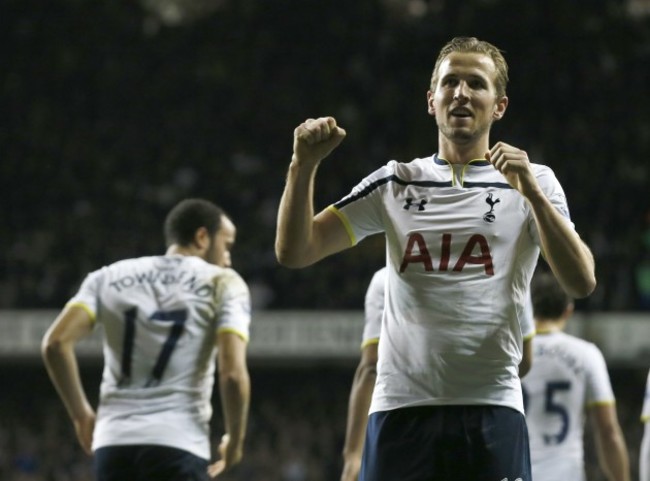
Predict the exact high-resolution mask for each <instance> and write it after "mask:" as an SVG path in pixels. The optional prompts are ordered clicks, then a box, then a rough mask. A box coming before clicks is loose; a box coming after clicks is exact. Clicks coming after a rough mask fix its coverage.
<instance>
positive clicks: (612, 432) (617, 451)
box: [589, 404, 630, 481]
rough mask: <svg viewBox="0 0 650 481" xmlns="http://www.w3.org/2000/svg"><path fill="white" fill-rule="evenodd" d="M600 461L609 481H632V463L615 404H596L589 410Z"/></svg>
mask: <svg viewBox="0 0 650 481" xmlns="http://www.w3.org/2000/svg"><path fill="white" fill-rule="evenodd" d="M589 417H590V418H591V424H592V427H593V430H594V435H595V441H596V447H597V450H598V460H599V463H600V467H601V468H602V470H603V472H604V473H605V476H606V477H607V479H608V481H630V463H629V457H628V451H627V446H626V444H625V438H624V437H623V431H622V430H621V426H620V424H619V422H618V416H617V414H616V405H615V404H596V405H594V406H592V407H591V408H590V409H589Z"/></svg>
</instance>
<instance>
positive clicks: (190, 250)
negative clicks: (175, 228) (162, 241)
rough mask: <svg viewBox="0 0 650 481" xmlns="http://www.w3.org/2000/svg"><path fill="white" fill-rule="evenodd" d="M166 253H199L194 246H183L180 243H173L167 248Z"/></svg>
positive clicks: (195, 254)
mask: <svg viewBox="0 0 650 481" xmlns="http://www.w3.org/2000/svg"><path fill="white" fill-rule="evenodd" d="M165 255H167V256H171V255H180V256H198V257H201V256H200V255H199V253H198V252H197V250H196V249H194V248H192V247H183V246H180V245H178V244H172V245H170V246H169V247H168V248H167V252H165Z"/></svg>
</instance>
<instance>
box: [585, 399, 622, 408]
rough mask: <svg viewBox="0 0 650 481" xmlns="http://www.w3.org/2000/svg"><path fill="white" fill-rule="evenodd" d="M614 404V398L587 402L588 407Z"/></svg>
mask: <svg viewBox="0 0 650 481" xmlns="http://www.w3.org/2000/svg"><path fill="white" fill-rule="evenodd" d="M615 404H616V400H614V399H610V400H608V401H594V402H591V403H587V407H588V408H593V407H596V406H614V405H615Z"/></svg>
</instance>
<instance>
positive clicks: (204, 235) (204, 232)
mask: <svg viewBox="0 0 650 481" xmlns="http://www.w3.org/2000/svg"><path fill="white" fill-rule="evenodd" d="M194 245H195V246H196V248H197V249H198V250H199V251H201V252H204V251H205V250H207V248H208V247H209V246H210V235H209V234H208V229H206V228H205V227H199V228H198V229H196V232H195V233H194Z"/></svg>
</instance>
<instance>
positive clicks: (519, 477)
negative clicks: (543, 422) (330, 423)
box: [359, 406, 531, 481]
mask: <svg viewBox="0 0 650 481" xmlns="http://www.w3.org/2000/svg"><path fill="white" fill-rule="evenodd" d="M359 481H531V475H530V447H529V445H528V428H527V427H526V419H525V417H524V415H523V414H521V413H520V412H519V411H516V410H514V409H511V408H507V407H501V406H422V407H411V408H402V409H395V410H392V411H382V412H375V413H373V414H371V415H370V418H369V419H368V429H367V431H366V441H365V446H364V451H363V458H362V461H361V472H360V473H359Z"/></svg>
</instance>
